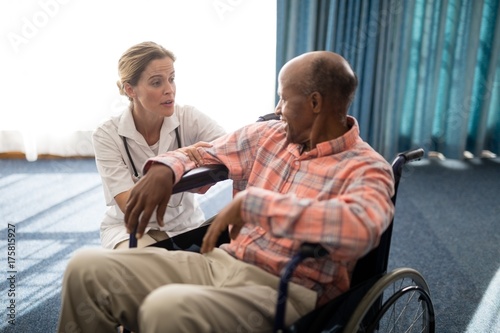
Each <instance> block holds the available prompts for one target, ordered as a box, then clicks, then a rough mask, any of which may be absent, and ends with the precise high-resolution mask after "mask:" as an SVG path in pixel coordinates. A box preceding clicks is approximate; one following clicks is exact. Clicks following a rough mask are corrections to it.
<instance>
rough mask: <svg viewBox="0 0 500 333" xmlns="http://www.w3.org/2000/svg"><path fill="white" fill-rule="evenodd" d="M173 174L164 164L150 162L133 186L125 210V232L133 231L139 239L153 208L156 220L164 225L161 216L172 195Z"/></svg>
mask: <svg viewBox="0 0 500 333" xmlns="http://www.w3.org/2000/svg"><path fill="white" fill-rule="evenodd" d="M173 186H174V174H173V172H172V169H170V167H168V166H166V165H164V164H158V163H155V164H152V165H151V166H150V167H149V170H148V172H147V174H145V175H144V177H142V179H141V180H140V181H139V182H138V183H137V184H136V185H135V186H134V188H133V189H132V191H131V192H130V197H129V200H128V202H127V206H126V210H125V225H126V227H127V232H128V233H132V232H134V231H135V233H136V237H137V238H138V239H139V238H141V237H142V235H143V234H144V230H145V229H146V226H147V225H148V221H149V219H150V218H151V215H152V214H153V212H154V210H155V209H156V208H157V207H158V208H157V210H156V221H157V222H158V224H159V225H160V226H163V225H164V222H163V216H164V215H165V210H166V209H167V204H168V201H169V200H170V196H171V195H172V188H173Z"/></svg>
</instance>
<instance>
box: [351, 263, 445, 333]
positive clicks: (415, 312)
mask: <svg viewBox="0 0 500 333" xmlns="http://www.w3.org/2000/svg"><path fill="white" fill-rule="evenodd" d="M434 329H435V322H434V307H433V305H432V301H431V298H430V295H429V288H428V286H427V283H426V282H425V280H424V278H423V277H422V275H421V274H420V273H419V272H417V271H416V270H414V269H411V268H400V269H396V270H394V271H392V272H390V273H387V274H385V275H384V276H382V277H381V278H380V279H379V280H378V281H377V282H376V283H375V284H374V285H373V287H372V288H371V289H370V290H369V291H368V292H367V293H366V295H365V296H364V297H363V299H362V300H361V301H360V303H359V305H358V306H357V307H356V310H355V311H354V312H353V314H352V316H351V318H350V319H349V321H348V323H347V325H346V326H345V330H344V332H346V333H352V332H358V333H361V332H363V333H365V332H370V333H371V332H384V333H389V332H393V333H396V332H424V333H433V332H434Z"/></svg>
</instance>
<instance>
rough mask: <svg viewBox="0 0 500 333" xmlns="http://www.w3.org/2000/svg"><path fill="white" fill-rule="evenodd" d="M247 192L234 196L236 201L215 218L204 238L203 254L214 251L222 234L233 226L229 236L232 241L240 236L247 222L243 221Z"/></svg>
mask: <svg viewBox="0 0 500 333" xmlns="http://www.w3.org/2000/svg"><path fill="white" fill-rule="evenodd" d="M244 196H245V191H242V192H239V193H238V194H236V195H235V196H234V199H233V200H232V201H231V202H230V203H229V205H227V206H226V207H224V209H222V210H221V211H220V212H219V214H217V216H216V217H215V219H214V221H213V222H212V224H211V225H210V227H208V230H207V232H206V234H205V237H203V244H202V245H201V253H208V252H210V251H212V250H213V249H214V247H215V244H216V243H217V239H218V238H219V236H220V234H221V233H222V232H223V231H224V230H226V229H227V227H228V226H229V225H232V226H233V227H232V228H231V231H230V233H229V235H230V236H231V239H236V237H238V235H239V234H240V231H241V228H242V227H243V225H244V224H245V222H244V221H243V220H242V219H241V205H242V203H243V197H244Z"/></svg>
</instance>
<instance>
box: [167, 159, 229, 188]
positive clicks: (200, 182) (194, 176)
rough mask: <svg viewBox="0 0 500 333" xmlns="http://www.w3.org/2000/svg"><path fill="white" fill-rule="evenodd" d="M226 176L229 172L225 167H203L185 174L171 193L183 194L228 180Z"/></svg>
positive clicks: (216, 165)
mask: <svg viewBox="0 0 500 333" xmlns="http://www.w3.org/2000/svg"><path fill="white" fill-rule="evenodd" d="M228 176H229V171H228V169H227V167H226V166H225V165H222V164H214V165H204V166H201V167H198V168H196V169H192V170H190V171H188V172H186V173H185V174H184V175H183V176H182V178H181V179H180V180H179V182H178V183H177V184H175V186H174V188H173V190H172V193H180V192H185V191H189V190H193V189H196V188H199V187H202V186H205V185H210V184H215V183H217V182H220V181H223V180H226V179H228Z"/></svg>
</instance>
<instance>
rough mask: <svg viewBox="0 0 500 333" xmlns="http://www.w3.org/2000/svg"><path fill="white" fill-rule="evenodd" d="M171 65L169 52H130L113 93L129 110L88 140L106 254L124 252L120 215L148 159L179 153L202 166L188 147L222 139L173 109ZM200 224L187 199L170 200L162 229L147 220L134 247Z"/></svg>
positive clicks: (196, 117) (204, 119) (183, 109)
mask: <svg viewBox="0 0 500 333" xmlns="http://www.w3.org/2000/svg"><path fill="white" fill-rule="evenodd" d="M174 62H175V56H174V54H173V53H172V52H171V51H169V50H166V49H165V48H163V47H162V46H160V45H158V44H156V43H153V42H144V43H140V44H137V45H134V46H132V47H131V48H129V49H128V50H127V51H125V53H123V55H122V56H121V58H120V60H119V62H118V72H119V77H120V80H119V81H118V83H117V84H118V88H119V90H120V93H121V94H122V95H126V96H127V97H128V99H129V100H130V105H129V106H128V107H127V108H126V109H125V110H124V111H123V113H121V114H120V115H119V116H116V117H112V118H110V119H109V120H107V121H105V122H104V123H102V124H101V125H100V126H99V127H98V128H97V129H96V130H95V132H94V133H93V137H92V139H93V145H94V150H95V157H96V164H97V169H98V171H99V174H100V176H101V178H102V184H103V189H104V197H105V200H106V205H108V206H109V208H108V210H107V212H106V214H105V216H104V219H103V220H102V222H101V228H100V229H101V230H100V234H101V243H102V246H103V247H105V248H111V249H114V248H126V247H128V239H129V235H128V233H127V232H126V229H125V225H124V214H123V212H124V211H125V205H126V202H127V199H128V197H129V194H130V190H131V188H132V187H133V185H134V184H135V183H136V182H137V181H138V180H139V179H140V178H141V176H142V165H143V164H144V162H145V161H146V160H147V159H148V158H150V157H153V156H156V155H158V154H160V153H163V152H166V151H170V150H175V149H179V148H181V149H182V150H183V151H184V152H185V153H186V154H187V155H188V156H189V157H190V158H191V159H192V160H193V161H195V162H196V161H198V162H201V161H200V160H199V159H200V156H199V155H198V153H197V152H196V150H195V149H194V148H193V147H197V146H209V145H208V144H207V143H206V142H208V141H212V140H214V139H216V138H218V137H219V136H221V135H223V134H224V133H225V132H224V129H223V128H222V127H221V126H219V125H218V124H217V123H216V122H215V121H214V120H212V119H211V118H210V117H208V116H207V115H205V114H203V113H201V112H200V111H198V110H197V109H196V108H194V107H193V106H188V105H179V104H176V102H175V94H176V84H175V68H174ZM204 220H205V218H204V215H203V212H202V211H201V209H200V208H199V206H198V204H197V203H196V200H195V198H194V195H193V194H192V193H183V194H176V195H173V196H172V198H171V199H170V202H169V208H168V209H167V211H166V213H165V216H164V222H165V225H164V227H160V226H159V225H158V223H156V221H155V220H154V218H153V219H151V220H150V222H149V225H148V228H147V229H148V230H147V232H146V233H145V234H144V236H143V237H142V238H141V239H140V240H139V242H138V244H137V246H138V247H145V246H148V245H150V244H153V243H155V242H157V241H161V240H163V239H166V238H168V237H169V236H172V235H175V234H178V233H182V232H185V231H187V230H190V229H193V228H196V227H198V226H199V225H200V224H202V223H203V222H204Z"/></svg>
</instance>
